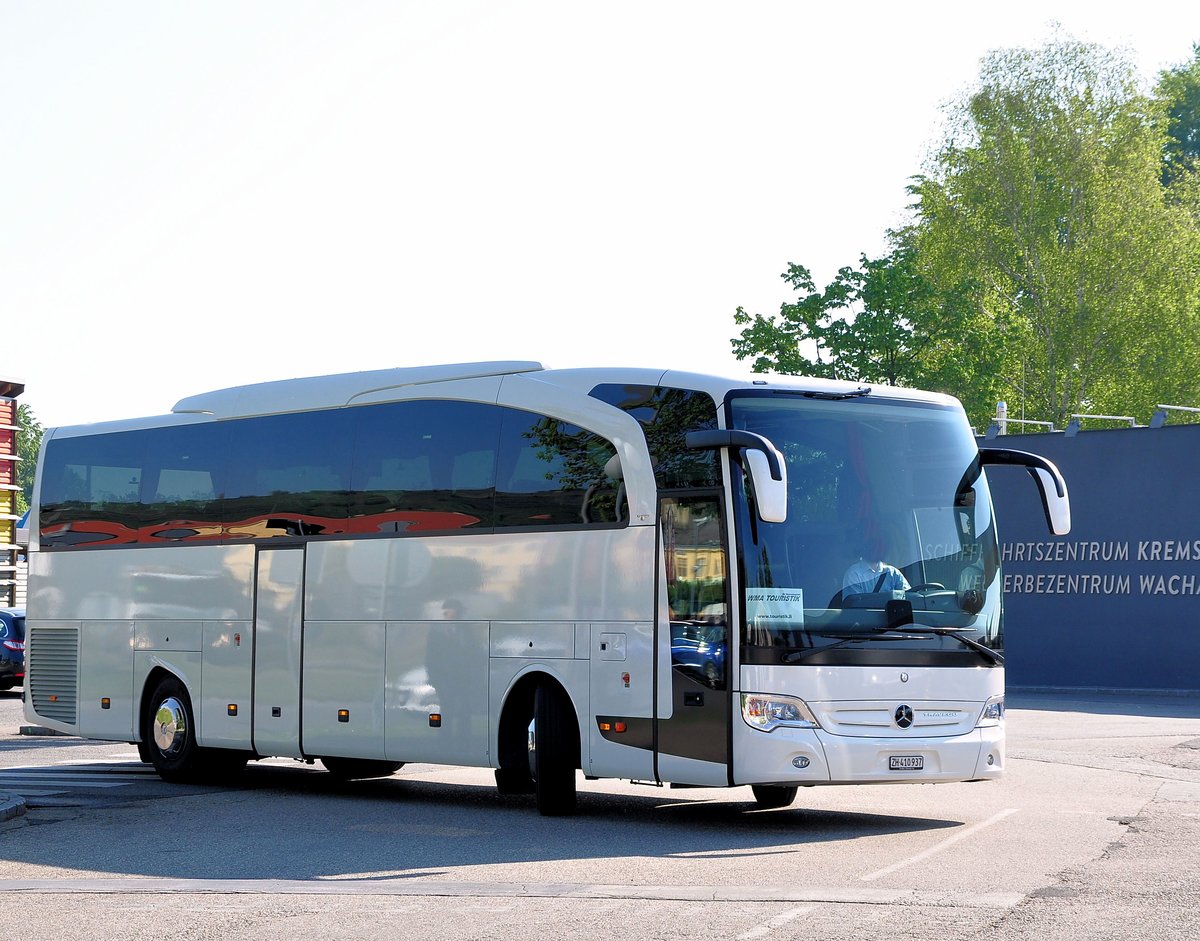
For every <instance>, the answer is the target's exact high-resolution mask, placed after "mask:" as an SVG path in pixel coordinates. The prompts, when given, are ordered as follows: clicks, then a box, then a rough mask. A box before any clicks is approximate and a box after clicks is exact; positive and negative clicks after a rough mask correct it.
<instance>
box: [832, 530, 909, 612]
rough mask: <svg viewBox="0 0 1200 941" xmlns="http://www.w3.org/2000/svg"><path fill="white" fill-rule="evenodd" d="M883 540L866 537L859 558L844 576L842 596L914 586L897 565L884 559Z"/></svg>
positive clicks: (876, 537) (901, 589)
mask: <svg viewBox="0 0 1200 941" xmlns="http://www.w3.org/2000/svg"><path fill="white" fill-rule="evenodd" d="M883 549H884V547H883V540H882V539H880V538H879V537H878V536H868V537H864V538H863V540H862V544H861V546H860V547H859V555H858V559H857V560H856V561H855V562H854V563H853V564H851V566H850V568H848V569H846V574H845V575H844V576H842V596H843V597H845V596H847V595H864V594H868V593H871V592H879V591H908V590H909V589H910V588H911V587H912V586H911V585H909V583H908V579H907V578H905V577H904V573H903V572H901V571H900V570H899V569H898V568H896V566H894V565H890V564H889V563H887V562H885V561H884V560H883V556H884V551H883Z"/></svg>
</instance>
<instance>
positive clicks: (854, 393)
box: [800, 386, 871, 402]
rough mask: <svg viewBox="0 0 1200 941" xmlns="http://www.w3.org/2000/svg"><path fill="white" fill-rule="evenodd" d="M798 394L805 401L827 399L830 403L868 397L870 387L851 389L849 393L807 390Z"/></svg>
mask: <svg viewBox="0 0 1200 941" xmlns="http://www.w3.org/2000/svg"><path fill="white" fill-rule="evenodd" d="M800 394H801V395H802V396H804V398H806V399H829V400H831V401H834V402H838V401H841V400H842V399H858V398H862V397H863V396H864V395H870V394H871V387H870V386H859V387H858V388H857V389H851V390H850V391H849V392H826V391H817V390H815V389H808V390H807V391H804V392H801V393H800Z"/></svg>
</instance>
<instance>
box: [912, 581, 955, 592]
mask: <svg viewBox="0 0 1200 941" xmlns="http://www.w3.org/2000/svg"><path fill="white" fill-rule="evenodd" d="M945 590H946V586H945V585H943V584H942V583H941V582H922V583H921V584H920V585H914V586H913V587H912V588H910V589H909V591H945Z"/></svg>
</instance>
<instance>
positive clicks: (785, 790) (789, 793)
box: [750, 784, 800, 810]
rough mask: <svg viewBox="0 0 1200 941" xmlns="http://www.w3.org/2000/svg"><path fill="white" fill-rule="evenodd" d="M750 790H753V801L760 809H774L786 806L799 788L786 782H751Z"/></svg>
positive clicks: (794, 797) (793, 798)
mask: <svg viewBox="0 0 1200 941" xmlns="http://www.w3.org/2000/svg"><path fill="white" fill-rule="evenodd" d="M750 790H752V791H753V792H754V802H755V803H756V804H758V806H759V807H760V808H761V809H762V810H774V809H776V808H777V807H787V806H788V805H789V804H790V803H791V802H792V801H794V800H795V799H796V792H797V791H799V790H800V788H799V787H798V786H796V785H790V786H789V785H786V784H752V785H751V786H750Z"/></svg>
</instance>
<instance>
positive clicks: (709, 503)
mask: <svg viewBox="0 0 1200 941" xmlns="http://www.w3.org/2000/svg"><path fill="white" fill-rule="evenodd" d="M659 524H660V527H661V533H662V539H661V541H660V547H661V551H662V553H663V564H662V565H661V566H660V567H659V571H660V572H663V573H665V578H666V600H667V610H666V611H660V612H659V616H658V626H659V632H660V639H659V642H658V650H659V656H660V657H661V656H663V654H664V652H665V651H666V650H667V649H668V647H669V656H670V660H671V672H670V676H671V695H670V704H671V706H670V708H671V711H670V714H669V715H664V714H662V712H661V707H662V704H663V703H662V699H661V698H660V699H659V701H658V702H659V712H658V717H657V743H658V744H657V751H656V757H657V761H658V777H659V779H660V780H663V781H673V782H676V783H682V784H708V785H715V786H726V785H728V784H729V783H730V781H729V735H730V730H729V716H730V706H729V702H730V693H729V690H730V680H731V677H730V650H729V633H730V632H729V610H730V607H729V598H728V571H729V570H728V553H727V551H726V549H725V523H724V516H723V514H722V512H721V497H720V493H719V492H717V491H714V492H712V493H703V494H697V493H696V492H695V491H690V492H689V493H688V494H687V495H678V496H664V497H662V498H661V500H660V502H659ZM659 597H660V598H661V597H662V593H661V592H660V595H659ZM667 630H669V631H670V643H669V645H668V644H666V643H664V642H663V638H662V637H661V635H662V634H663V633H664V632H666V631H667ZM660 675H661V674H660Z"/></svg>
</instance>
